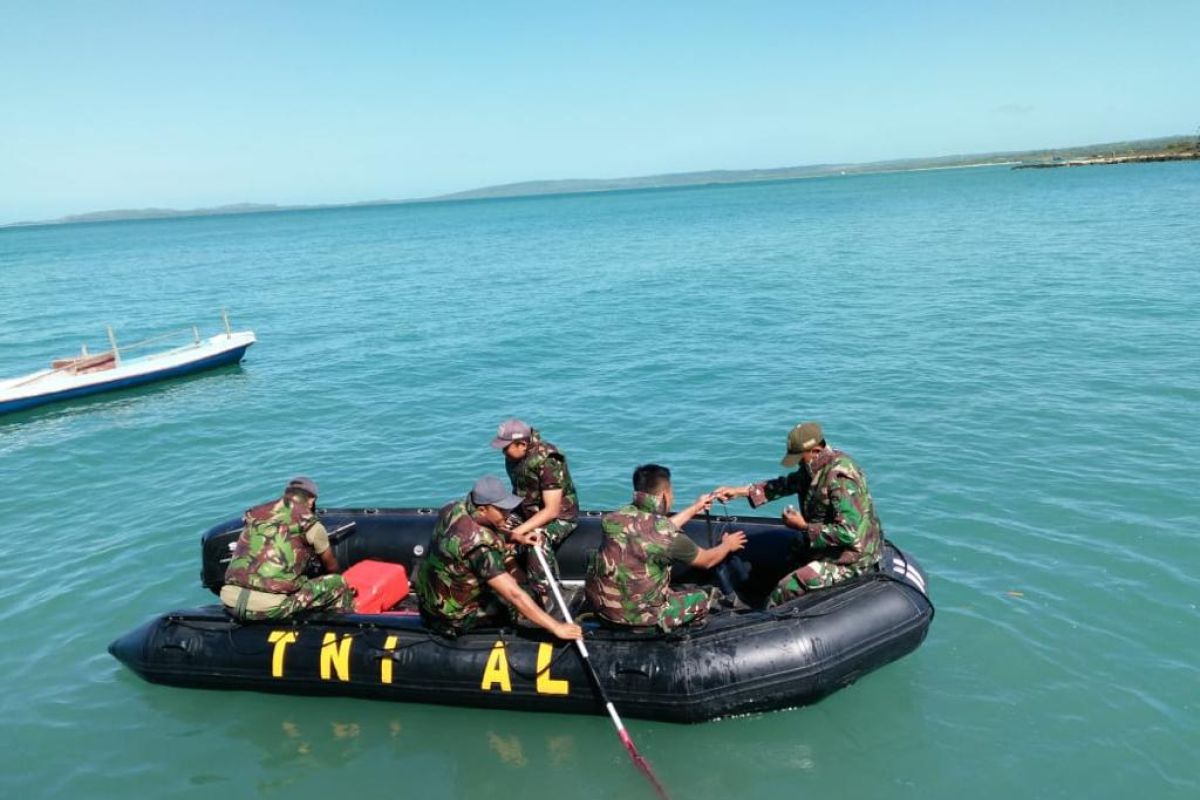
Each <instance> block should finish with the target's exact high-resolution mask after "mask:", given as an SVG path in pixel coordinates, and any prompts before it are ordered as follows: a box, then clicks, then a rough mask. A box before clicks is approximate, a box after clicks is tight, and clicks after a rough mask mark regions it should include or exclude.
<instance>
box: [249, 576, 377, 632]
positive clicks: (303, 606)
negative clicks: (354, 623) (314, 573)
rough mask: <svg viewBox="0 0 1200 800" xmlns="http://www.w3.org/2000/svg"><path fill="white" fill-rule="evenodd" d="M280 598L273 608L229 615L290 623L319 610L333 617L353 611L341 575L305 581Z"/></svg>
mask: <svg viewBox="0 0 1200 800" xmlns="http://www.w3.org/2000/svg"><path fill="white" fill-rule="evenodd" d="M282 598H283V599H282V600H281V601H280V602H279V604H278V605H276V606H275V607H274V608H269V609H256V610H251V609H249V608H243V609H242V610H241V611H240V613H239V611H238V609H237V608H232V609H230V611H231V612H232V613H233V615H234V616H235V617H237V618H238V619H240V620H243V621H246V622H250V621H261V620H281V619H289V618H291V617H294V616H296V615H297V614H299V613H301V612H303V611H317V610H320V609H328V610H330V611H333V612H336V613H346V612H348V611H353V610H354V595H353V594H352V593H351V591H350V585H349V584H348V583H346V579H345V578H343V577H342V576H341V575H322V576H321V577H319V578H305V579H303V584H302V585H301V586H300V588H299V589H297V590H296V591H294V592H292V593H291V594H286V595H282Z"/></svg>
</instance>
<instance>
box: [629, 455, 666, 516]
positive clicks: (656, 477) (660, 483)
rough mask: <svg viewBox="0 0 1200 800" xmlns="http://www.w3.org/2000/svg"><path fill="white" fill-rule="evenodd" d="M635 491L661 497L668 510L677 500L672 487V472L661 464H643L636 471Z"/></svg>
mask: <svg viewBox="0 0 1200 800" xmlns="http://www.w3.org/2000/svg"><path fill="white" fill-rule="evenodd" d="M633 490H634V491H635V492H642V493H643V494H652V495H655V496H656V497H661V498H662V499H663V500H664V502H665V506H666V508H670V507H671V506H672V504H673V503H674V500H675V492H674V490H673V489H672V487H671V470H669V469H667V468H666V467H664V466H662V465H661V464H642V465H641V466H640V467H638V468H637V469H635V470H634V471H633Z"/></svg>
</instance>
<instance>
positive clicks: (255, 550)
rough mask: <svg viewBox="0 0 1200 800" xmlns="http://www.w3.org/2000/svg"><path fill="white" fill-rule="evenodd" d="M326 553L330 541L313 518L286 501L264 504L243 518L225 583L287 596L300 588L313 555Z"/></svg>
mask: <svg viewBox="0 0 1200 800" xmlns="http://www.w3.org/2000/svg"><path fill="white" fill-rule="evenodd" d="M328 549H329V539H328V537H327V536H326V535H325V528H324V526H322V525H321V523H320V522H318V521H317V516H316V514H314V513H312V512H311V511H309V510H308V509H307V508H304V507H303V506H300V505H296V506H290V505H288V504H287V501H286V500H274V501H271V502H269V503H263V504H262V505H258V506H255V507H254V508H252V509H250V510H249V511H247V512H246V513H245V515H244V516H243V518H242V533H241V535H240V536H238V540H237V544H235V545H234V548H233V559H232V560H231V561H230V562H229V567H228V569H226V571H225V583H227V584H230V585H233V586H241V587H243V588H246V589H255V590H257V591H260V592H271V593H274V594H290V593H292V592H295V591H297V590H298V589H299V588H300V586H301V584H302V582H303V581H302V579H303V578H304V572H305V570H306V569H307V568H308V562H309V560H310V559H311V558H312V557H313V554H314V553H322V552H324V551H325V550H328Z"/></svg>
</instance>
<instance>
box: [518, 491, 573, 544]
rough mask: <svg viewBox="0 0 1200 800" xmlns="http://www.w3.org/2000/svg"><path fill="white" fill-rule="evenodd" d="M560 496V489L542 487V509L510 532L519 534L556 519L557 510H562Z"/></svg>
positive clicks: (561, 496) (561, 493)
mask: <svg viewBox="0 0 1200 800" xmlns="http://www.w3.org/2000/svg"><path fill="white" fill-rule="evenodd" d="M562 498H563V490H562V489H543V490H542V510H541V511H539V512H537V513H536V514H534V515H533V516H532V517H530V518H529V519H527V520H525V521H524V522H522V523H521V524H520V525H518V526H517V527H515V528H513V529H512V531H511V532H510V533H511V534H516V535H517V536H521V535H523V534H526V533H529V532H530V531H531V530H533V529H535V528H540V527H542V526H543V525H545V524H546V523H548V522H553V521H554V520H556V519H558V512H560V511H562Z"/></svg>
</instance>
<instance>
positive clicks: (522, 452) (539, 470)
mask: <svg viewBox="0 0 1200 800" xmlns="http://www.w3.org/2000/svg"><path fill="white" fill-rule="evenodd" d="M492 447H495V448H496V449H498V450H503V451H504V466H505V469H506V470H507V471H508V478H509V480H511V481H512V488H513V491H514V492H515V493H517V494H518V495H520V496H521V505H520V508H519V509H518V510H517V516H518V517H519V518H520V520H521V521H520V522H519V523H518V524H517V525H516V526H515V527H514V528H513V529H512V533H514V534H516V535H517V536H520V535H522V534H526V533H535V532H536V533H538V534H540V535H541V537H542V540H543V541H544V542H546V545H547V546H546V547H545V550H544V552H545V555H546V563H547V564H548V565H549V567H550V571H551V572H552V573H553V574H554V577H555V578H557V577H558V561H557V559H555V557H554V551H555V550H556V549H557V548H559V547H561V546H562V543H563V541H565V540H566V538H567V537H568V536H570V535H571V533H572V532H573V531H574V530H575V526H576V524H577V520H578V518H579V499H578V497H577V496H576V494H575V483H574V481H572V480H571V471H570V469H568V468H567V457H566V456H565V455H563V454H562V453H561V452H560V451H559V450H558V448H557V447H555V446H554V445H552V444H550V443H549V442H545V441H542V437H541V434H539V433H538V431H537V430H535V429H533V428H531V427H530V426H529V425H527V424H526V423H524V422H522V421H521V420H519V419H509V420H505V421H504V422H503V423H501V425H500V429H499V430H498V431H497V432H496V438H494V439H492ZM518 558H519V560H520V562H521V565H522V566H523V567H524V569H525V572H526V574H528V576H529V584H530V588H532V589H533V591H534V593H535V594H536V595H537V597H538V600H539V601H540V602H541V604H542V607H543V608H547V609H549V608H552V604H551V593H550V584H549V582H548V581H547V580H546V576H545V575H544V574H542V567H541V564H540V563H539V562H538V560H537V559H536V558H535V557H533V555H532V554H531V553H529V552H528V551H526V550H524V548H520V552H518Z"/></svg>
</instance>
